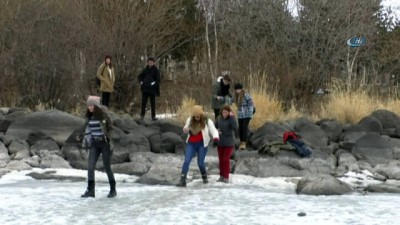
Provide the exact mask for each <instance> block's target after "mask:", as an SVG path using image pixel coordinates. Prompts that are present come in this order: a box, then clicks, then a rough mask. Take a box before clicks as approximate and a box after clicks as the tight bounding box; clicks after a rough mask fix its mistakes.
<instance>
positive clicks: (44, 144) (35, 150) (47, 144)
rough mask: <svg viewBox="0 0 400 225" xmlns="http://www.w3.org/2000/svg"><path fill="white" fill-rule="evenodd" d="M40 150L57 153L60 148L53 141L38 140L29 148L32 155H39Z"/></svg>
mask: <svg viewBox="0 0 400 225" xmlns="http://www.w3.org/2000/svg"><path fill="white" fill-rule="evenodd" d="M42 150H47V151H50V152H53V153H59V152H60V147H59V146H58V144H57V143H56V142H55V141H54V140H53V139H44V140H39V141H37V142H36V143H35V144H34V145H33V146H31V154H32V155H39V153H40V151H42Z"/></svg>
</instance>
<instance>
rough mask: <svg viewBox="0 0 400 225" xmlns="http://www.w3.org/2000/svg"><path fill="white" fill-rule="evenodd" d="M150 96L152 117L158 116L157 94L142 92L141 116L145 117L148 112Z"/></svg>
mask: <svg viewBox="0 0 400 225" xmlns="http://www.w3.org/2000/svg"><path fill="white" fill-rule="evenodd" d="M149 98H150V107H151V118H152V119H154V118H156V94H149V93H142V110H141V112H140V117H144V115H145V114H146V105H147V100H148V99H149Z"/></svg>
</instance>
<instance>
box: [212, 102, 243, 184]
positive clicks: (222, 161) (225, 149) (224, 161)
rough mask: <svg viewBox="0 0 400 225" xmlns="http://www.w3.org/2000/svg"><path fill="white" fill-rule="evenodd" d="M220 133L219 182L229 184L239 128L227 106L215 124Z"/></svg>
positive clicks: (222, 109)
mask: <svg viewBox="0 0 400 225" xmlns="http://www.w3.org/2000/svg"><path fill="white" fill-rule="evenodd" d="M215 126H216V128H217V129H218V132H219V142H218V159H219V179H218V181H219V182H224V183H229V172H230V169H231V165H230V158H231V155H232V153H233V149H234V148H235V131H236V130H237V128H238V124H237V121H236V119H235V117H234V113H233V111H232V109H231V107H230V106H228V105H225V106H223V107H222V108H221V112H220V114H219V116H218V118H217V121H216V123H215Z"/></svg>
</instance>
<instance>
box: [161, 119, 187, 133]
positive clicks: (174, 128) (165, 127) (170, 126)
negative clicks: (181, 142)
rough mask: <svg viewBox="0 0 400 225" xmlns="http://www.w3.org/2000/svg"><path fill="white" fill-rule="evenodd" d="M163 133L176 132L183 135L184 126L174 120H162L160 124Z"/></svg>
mask: <svg viewBox="0 0 400 225" xmlns="http://www.w3.org/2000/svg"><path fill="white" fill-rule="evenodd" d="M158 126H159V127H160V132H161V133H175V134H177V135H181V134H182V133H183V130H182V129H183V126H182V125H180V124H178V123H176V122H172V121H167V120H160V123H159V124H158Z"/></svg>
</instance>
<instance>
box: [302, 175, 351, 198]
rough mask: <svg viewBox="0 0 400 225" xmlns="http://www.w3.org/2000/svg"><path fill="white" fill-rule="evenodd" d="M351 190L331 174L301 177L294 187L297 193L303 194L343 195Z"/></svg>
mask: <svg viewBox="0 0 400 225" xmlns="http://www.w3.org/2000/svg"><path fill="white" fill-rule="evenodd" d="M352 191H353V190H352V189H351V187H350V186H349V185H347V184H346V183H344V182H342V181H340V180H339V179H337V178H335V177H333V176H331V175H313V176H306V177H303V178H302V179H301V180H300V181H299V182H298V184H297V188H296V193H297V194H305V195H343V194H348V193H351V192H352Z"/></svg>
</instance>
